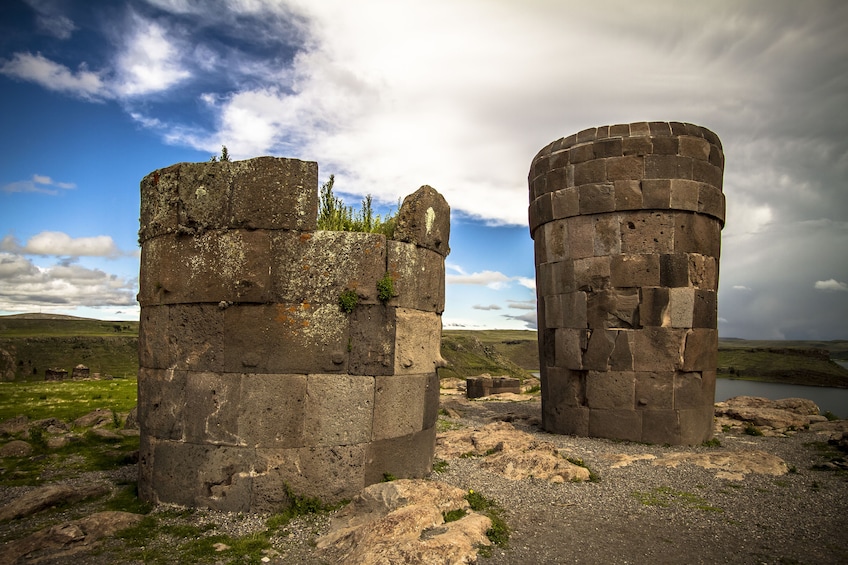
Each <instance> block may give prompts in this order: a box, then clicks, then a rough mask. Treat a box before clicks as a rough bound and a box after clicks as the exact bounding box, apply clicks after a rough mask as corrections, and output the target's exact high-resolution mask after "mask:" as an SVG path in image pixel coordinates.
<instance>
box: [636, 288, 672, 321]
mask: <svg viewBox="0 0 848 565" xmlns="http://www.w3.org/2000/svg"><path fill="white" fill-rule="evenodd" d="M668 290H669V289H668V288H665V287H643V288H642V289H640V302H639V325H640V326H641V327H651V326H654V327H660V326H664V325H668V323H669V322H668Z"/></svg>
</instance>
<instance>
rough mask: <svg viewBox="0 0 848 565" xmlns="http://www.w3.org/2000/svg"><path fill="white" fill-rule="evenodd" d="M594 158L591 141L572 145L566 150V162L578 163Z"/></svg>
mask: <svg viewBox="0 0 848 565" xmlns="http://www.w3.org/2000/svg"><path fill="white" fill-rule="evenodd" d="M594 158H595V149H594V147H593V146H592V144H591V143H584V144H582V145H574V146H572V147H571V148H570V149H569V150H568V162H569V163H571V164H572V165H578V164H580V163H584V162H586V161H590V160H592V159H594Z"/></svg>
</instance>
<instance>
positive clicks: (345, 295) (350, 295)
mask: <svg viewBox="0 0 848 565" xmlns="http://www.w3.org/2000/svg"><path fill="white" fill-rule="evenodd" d="M358 304H359V295H358V294H357V293H356V291H355V290H351V289H346V290H343V291H342V292H341V294H339V309H341V311H342V312H344V313H345V314H350V313H351V312H353V309H354V308H356V306H357V305H358Z"/></svg>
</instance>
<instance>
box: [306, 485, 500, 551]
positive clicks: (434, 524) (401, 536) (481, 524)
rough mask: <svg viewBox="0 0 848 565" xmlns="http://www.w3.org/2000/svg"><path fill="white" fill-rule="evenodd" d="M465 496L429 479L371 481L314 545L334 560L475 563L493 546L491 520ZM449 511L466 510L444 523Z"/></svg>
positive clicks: (452, 488) (335, 518)
mask: <svg viewBox="0 0 848 565" xmlns="http://www.w3.org/2000/svg"><path fill="white" fill-rule="evenodd" d="M465 494H466V493H465V491H463V490H462V489H459V488H457V487H453V486H450V485H447V484H445V483H440V482H435V481H427V480H413V479H400V480H397V481H392V482H388V483H378V484H375V485H371V486H369V487H367V488H366V489H365V490H363V491H362V492H361V493H360V494H358V495H357V496H356V497H355V498H354V499H353V501H351V502H350V504H348V505H347V506H346V507H344V508H343V509H342V510H341V511H339V513H338V514H337V515H336V516H335V517H334V518H333V520H332V522H331V524H330V530H329V532H328V533H327V534H325V535H324V536H321V537H320V538H318V541H317V546H316V547H317V548H318V551H319V554H320V555H322V556H324V557H327V558H329V559H330V560H331V561H332V562H333V563H346V564H362V565H365V564H369V565H371V564H378V563H384V564H387V565H388V564H391V565H395V564H404V563H410V564H412V563H415V564H422V565H425V564H433V565H436V564H441V563H474V562H476V560H477V548H478V547H479V546H482V545H490V542H489V539H488V538H487V537H486V530H488V529H489V528H490V527H491V525H492V522H491V520H490V519H489V518H488V517H486V516H483V515H482V514H478V513H476V512H473V511H471V510H470V507H469V504H468V501H466V500H465ZM450 511H465V512H466V513H465V515H463V516H462V517H461V518H460V519H458V520H454V521H451V522H447V523H446V522H445V519H444V515H445V513H446V512H450Z"/></svg>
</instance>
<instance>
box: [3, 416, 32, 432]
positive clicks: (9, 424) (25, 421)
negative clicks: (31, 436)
mask: <svg viewBox="0 0 848 565" xmlns="http://www.w3.org/2000/svg"><path fill="white" fill-rule="evenodd" d="M28 427H29V418H27V417H26V416H24V415H23V414H20V415H18V416H15V417H14V418H9V419H8V420H4V421H3V422H2V423H0V434H3V435H10V436H11V435H15V434H19V433H21V432H24V431H26V429H27V428H28Z"/></svg>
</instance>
